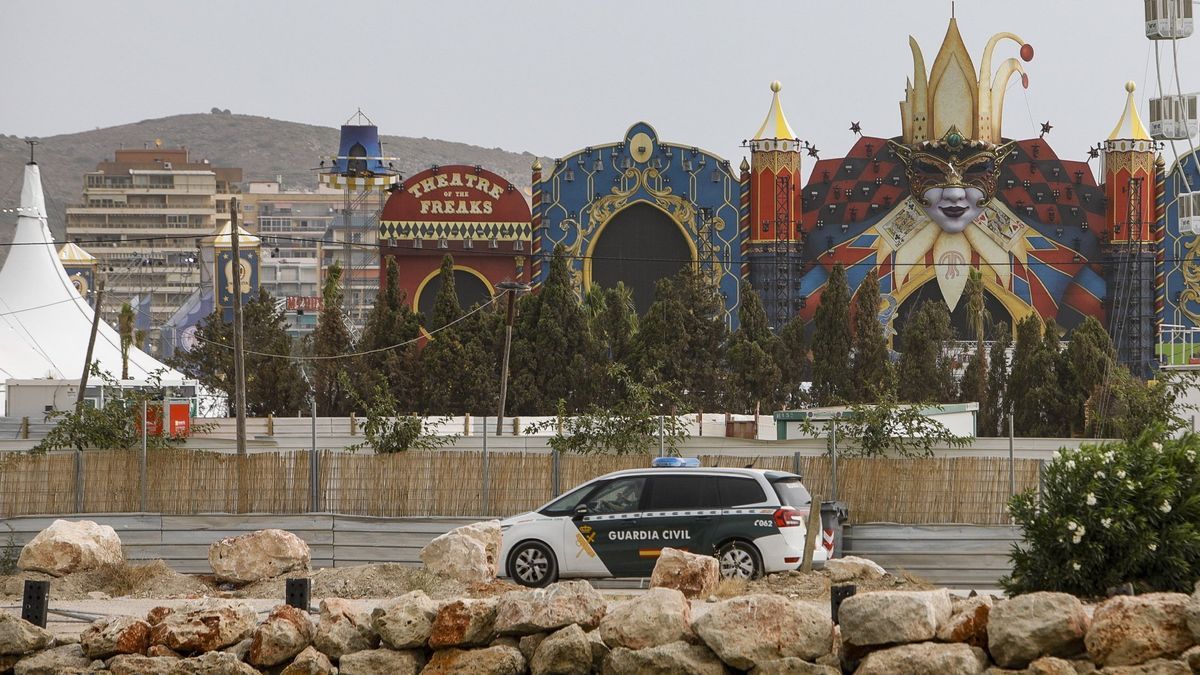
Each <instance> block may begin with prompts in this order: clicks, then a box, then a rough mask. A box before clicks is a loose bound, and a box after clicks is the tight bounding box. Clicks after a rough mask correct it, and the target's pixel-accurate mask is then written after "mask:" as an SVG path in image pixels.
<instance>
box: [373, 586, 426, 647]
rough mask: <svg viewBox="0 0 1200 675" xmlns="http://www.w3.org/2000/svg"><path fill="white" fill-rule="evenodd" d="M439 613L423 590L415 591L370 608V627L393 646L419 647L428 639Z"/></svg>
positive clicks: (385, 642)
mask: <svg viewBox="0 0 1200 675" xmlns="http://www.w3.org/2000/svg"><path fill="white" fill-rule="evenodd" d="M437 613H438V605H437V603H436V602H434V601H433V600H431V599H430V598H429V596H428V595H426V594H425V592H424V591H412V592H411V593H405V594H404V595H401V596H400V597H398V598H393V599H391V600H389V601H387V602H386V603H384V604H383V605H380V606H379V607H376V608H375V609H373V610H371V628H372V629H374V630H375V632H376V633H378V634H379V639H380V640H382V641H383V643H384V644H385V645H387V646H388V647H391V648H392V649H415V648H420V647H424V646H425V645H426V644H427V643H428V642H429V634H430V633H432V632H433V620H434V618H436V617H437Z"/></svg>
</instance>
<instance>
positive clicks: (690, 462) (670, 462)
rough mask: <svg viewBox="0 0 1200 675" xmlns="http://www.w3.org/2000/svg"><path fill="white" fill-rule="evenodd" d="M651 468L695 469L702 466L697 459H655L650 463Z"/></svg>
mask: <svg viewBox="0 0 1200 675" xmlns="http://www.w3.org/2000/svg"><path fill="white" fill-rule="evenodd" d="M650 466H652V467H656V468H662V467H669V468H680V467H688V468H693V469H694V468H696V467H698V466H700V460H699V459H697V458H695V457H655V458H654V459H653V460H652V461H651V462H650Z"/></svg>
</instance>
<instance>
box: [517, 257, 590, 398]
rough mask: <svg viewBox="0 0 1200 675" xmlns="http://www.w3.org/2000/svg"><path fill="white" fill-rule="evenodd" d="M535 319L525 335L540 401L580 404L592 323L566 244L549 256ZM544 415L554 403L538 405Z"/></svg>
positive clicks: (587, 389)
mask: <svg viewBox="0 0 1200 675" xmlns="http://www.w3.org/2000/svg"><path fill="white" fill-rule="evenodd" d="M539 304H540V307H539V308H538V316H537V323H536V324H535V325H534V327H533V334H532V335H530V336H529V349H530V351H531V355H533V356H534V357H535V358H536V360H534V361H533V362H532V363H531V364H530V365H531V367H532V370H533V381H534V386H536V387H537V389H538V392H539V394H540V396H541V399H542V405H546V404H549V405H552V406H555V407H557V405H558V402H559V401H563V402H564V403H565V404H566V409H567V411H569V412H575V411H578V410H582V409H583V408H584V407H585V406H586V404H587V403H588V399H589V394H590V384H591V383H590V382H589V377H588V373H589V369H590V367H591V366H592V365H593V363H594V362H593V361H591V357H592V356H593V355H594V347H593V345H592V335H591V327H590V326H589V324H588V320H587V315H586V314H585V312H584V309H583V307H582V306H581V305H580V302H579V296H578V295H576V293H575V284H574V283H573V282H572V280H571V270H570V265H569V260H568V258H567V251H566V248H565V247H563V246H561V245H560V246H558V247H556V248H555V251H554V255H553V256H552V257H551V260H550V273H549V274H548V275H547V277H546V283H545V284H544V285H543V286H542V291H541V297H540V298H539ZM539 412H540V413H541V414H543V415H549V414H553V413H554V410H553V409H547V408H543V409H542V410H540V411H539Z"/></svg>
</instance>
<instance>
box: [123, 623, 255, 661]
mask: <svg viewBox="0 0 1200 675" xmlns="http://www.w3.org/2000/svg"><path fill="white" fill-rule="evenodd" d="M255 630H258V629H257V628H256V629H255ZM253 643H254V634H253V633H251V634H250V637H248V638H246V639H245V640H242V641H241V642H238V643H236V644H232V645H229V646H228V647H226V648H225V649H222V650H221V651H223V652H228V653H230V654H233V655H234V656H236V657H238V660H240V661H245V660H247V659H249V658H250V645H251V644H253ZM146 656H153V654H151V653H150V652H149V650H147V651H146ZM162 656H170V655H169V654H166V655H162ZM175 656H178V654H176V655H175Z"/></svg>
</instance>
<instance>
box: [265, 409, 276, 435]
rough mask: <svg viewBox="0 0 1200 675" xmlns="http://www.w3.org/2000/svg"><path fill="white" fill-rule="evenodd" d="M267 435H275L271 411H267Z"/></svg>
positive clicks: (273, 418) (273, 417)
mask: <svg viewBox="0 0 1200 675" xmlns="http://www.w3.org/2000/svg"><path fill="white" fill-rule="evenodd" d="M267 435H268V436H274V435H275V416H274V415H272V414H271V413H267Z"/></svg>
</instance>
